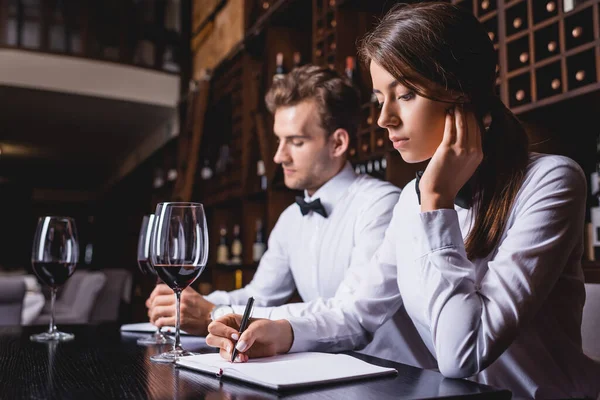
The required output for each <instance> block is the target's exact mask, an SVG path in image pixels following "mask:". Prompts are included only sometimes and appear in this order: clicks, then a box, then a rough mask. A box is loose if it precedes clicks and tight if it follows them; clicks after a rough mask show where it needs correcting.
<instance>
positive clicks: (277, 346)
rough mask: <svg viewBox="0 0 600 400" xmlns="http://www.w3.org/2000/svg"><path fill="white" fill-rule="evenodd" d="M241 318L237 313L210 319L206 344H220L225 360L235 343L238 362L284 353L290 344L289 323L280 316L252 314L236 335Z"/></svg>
mask: <svg viewBox="0 0 600 400" xmlns="http://www.w3.org/2000/svg"><path fill="white" fill-rule="evenodd" d="M241 322H242V316H241V315H237V314H229V315H225V316H223V317H221V318H219V319H217V320H216V321H213V322H211V324H210V325H209V326H208V336H207V337H206V344H208V345H209V346H212V347H218V348H220V349H221V351H220V354H221V357H223V358H224V359H226V360H231V353H232V351H233V346H236V347H237V349H238V356H237V357H236V361H239V362H246V361H248V359H249V358H258V357H269V356H274V355H277V354H283V353H287V352H288V351H289V349H290V348H291V347H292V342H293V341H294V336H293V332H292V326H291V325H290V323H289V322H288V321H286V320H284V319H281V320H278V321H272V320H269V319H254V318H252V319H250V323H249V324H248V327H247V328H246V330H245V331H244V332H243V333H242V334H241V336H240V332H239V329H240V324H241Z"/></svg>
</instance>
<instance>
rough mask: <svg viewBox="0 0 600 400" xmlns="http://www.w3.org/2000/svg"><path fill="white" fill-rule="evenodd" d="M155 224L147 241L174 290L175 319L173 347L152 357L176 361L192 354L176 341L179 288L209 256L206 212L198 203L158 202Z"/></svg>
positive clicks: (160, 272) (154, 260) (153, 261)
mask: <svg viewBox="0 0 600 400" xmlns="http://www.w3.org/2000/svg"><path fill="white" fill-rule="evenodd" d="M155 215H156V218H157V221H156V222H155V224H156V228H155V229H154V234H153V235H152V240H151V241H150V260H151V264H152V267H153V268H154V270H155V271H156V273H157V275H158V276H159V277H160V279H162V281H163V282H164V283H166V284H167V285H168V286H169V287H170V288H171V289H173V291H174V292H175V300H176V312H177V314H176V315H177V319H176V324H175V343H174V344H173V349H172V350H171V351H168V352H166V353H162V354H159V355H156V356H153V357H151V358H150V359H151V360H152V361H156V362H175V361H177V360H178V359H179V358H180V357H186V356H190V355H193V353H190V352H189V351H186V350H184V349H183V347H181V343H180V341H179V325H180V316H179V315H180V314H179V303H180V298H181V292H182V291H183V290H184V289H185V288H186V287H188V286H189V285H190V284H191V283H192V282H194V281H195V280H196V279H197V278H198V277H199V276H200V274H201V273H202V271H203V270H204V267H205V266H206V262H207V259H208V232H207V228H206V216H205V215H204V208H203V207H202V204H200V203H183V202H182V203H178V202H173V203H159V204H158V206H157V207H156V213H155Z"/></svg>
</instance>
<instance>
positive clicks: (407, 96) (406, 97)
mask: <svg viewBox="0 0 600 400" xmlns="http://www.w3.org/2000/svg"><path fill="white" fill-rule="evenodd" d="M414 97H415V92H408V93H406V94H403V95H402V96H398V100H403V101H408V100H412V99H413V98H414Z"/></svg>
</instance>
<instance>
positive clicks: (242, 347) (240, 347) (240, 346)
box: [235, 340, 248, 351]
mask: <svg viewBox="0 0 600 400" xmlns="http://www.w3.org/2000/svg"><path fill="white" fill-rule="evenodd" d="M246 347H248V345H247V344H246V342H244V341H243V340H240V341H239V342H237V344H236V345H235V348H236V349H238V351H244V350H246Z"/></svg>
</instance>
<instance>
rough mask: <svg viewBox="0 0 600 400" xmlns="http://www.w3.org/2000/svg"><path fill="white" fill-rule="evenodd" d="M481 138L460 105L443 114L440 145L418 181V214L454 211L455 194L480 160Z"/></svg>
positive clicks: (472, 121)
mask: <svg viewBox="0 0 600 400" xmlns="http://www.w3.org/2000/svg"><path fill="white" fill-rule="evenodd" d="M481 143H482V137H481V130H480V128H479V124H478V122H477V119H476V117H475V114H474V113H473V112H472V111H470V110H469V109H468V108H466V107H465V106H463V105H462V104H458V105H456V106H455V107H453V108H452V109H450V110H449V111H448V112H447V114H446V125H445V129H444V137H443V139H442V143H441V144H440V145H439V147H438V148H437V150H436V152H435V154H434V155H433V157H432V158H431V161H429V164H428V165H427V168H426V169H425V173H424V174H423V176H422V177H421V180H420V182H419V191H420V192H421V211H422V212H425V211H432V210H438V209H442V208H450V209H453V208H454V199H455V198H456V195H457V194H458V191H459V190H460V189H461V188H462V187H463V186H464V185H465V184H466V183H467V181H468V180H469V179H470V178H471V176H472V175H473V174H474V173H475V171H476V170H477V167H479V164H481V161H482V160H483V149H482V144H481Z"/></svg>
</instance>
